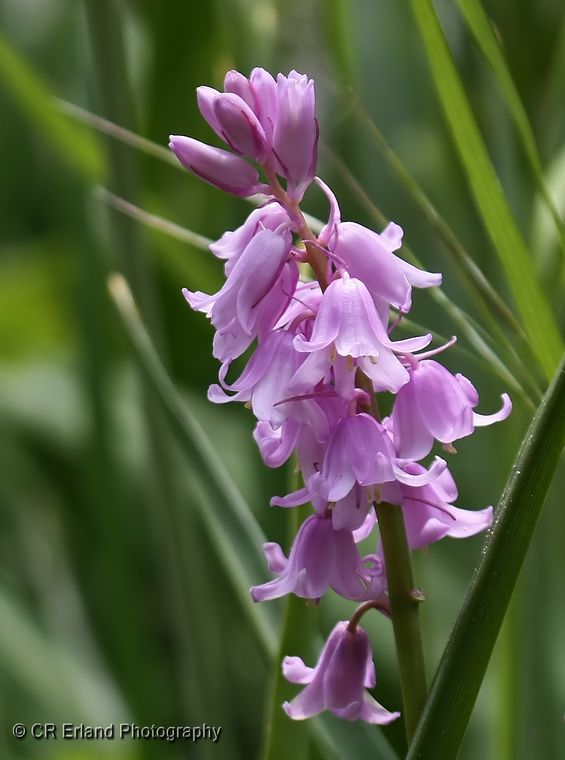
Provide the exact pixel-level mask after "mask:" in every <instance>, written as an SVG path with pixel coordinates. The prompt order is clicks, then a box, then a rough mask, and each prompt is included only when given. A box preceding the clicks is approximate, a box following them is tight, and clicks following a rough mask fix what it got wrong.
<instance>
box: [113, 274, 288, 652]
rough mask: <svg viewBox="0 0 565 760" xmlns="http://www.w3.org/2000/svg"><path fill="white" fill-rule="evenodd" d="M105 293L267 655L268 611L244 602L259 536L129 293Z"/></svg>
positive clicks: (120, 283) (119, 287)
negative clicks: (181, 452) (179, 448)
mask: <svg viewBox="0 0 565 760" xmlns="http://www.w3.org/2000/svg"><path fill="white" fill-rule="evenodd" d="M110 293H111V295H112V298H113V299H114V303H115V304H116V306H117V308H118V310H119V314H120V316H121V318H122V320H123V324H124V327H125V328H126V330H127V333H128V336H129V338H130V340H131V342H132V344H133V346H134V348H135V351H136V355H137V358H138V359H139V360H140V364H141V367H142V369H143V371H144V373H145V375H146V376H147V379H148V380H149V381H150V383H151V384H152V386H153V388H154V390H155V391H156V395H157V397H158V399H159V400H160V402H161V404H162V406H163V408H164V411H165V413H166V415H167V418H168V420H169V422H170V424H171V427H172V429H173V430H174V431H175V432H176V433H177V435H178V437H179V440H180V442H181V444H182V445H183V448H184V449H185V451H186V453H187V454H188V458H189V461H190V463H191V471H192V473H193V476H194V479H195V480H196V481H197V483H198V485H199V488H200V490H201V498H200V499H198V503H199V505H200V507H201V512H202V518H203V520H204V522H205V524H206V525H207V526H208V528H209V529H210V532H211V534H212V537H213V539H214V541H215V543H216V544H217V545H218V548H219V557H220V558H221V559H222V560H223V561H224V562H225V563H226V566H227V570H228V574H229V577H231V578H232V579H233V582H234V587H235V589H236V591H237V593H238V595H239V596H240V598H241V600H242V601H243V600H244V604H243V605H242V606H243V609H244V610H246V611H247V612H248V614H249V615H250V617H251V618H252V621H253V623H254V625H255V626H256V628H257V630H258V632H259V633H260V636H259V640H260V641H261V642H262V644H263V647H264V649H265V650H266V651H269V650H273V649H274V648H275V646H276V628H275V620H274V617H273V614H272V612H273V609H272V607H265V606H261V605H256V604H252V603H251V601H250V598H249V578H258V577H261V573H262V572H264V563H263V559H262V551H261V547H262V545H263V543H264V542H265V537H264V535H263V533H262V532H261V529H260V528H259V526H258V524H257V522H256V521H255V518H254V517H253V514H252V512H251V510H250V508H249V506H248V505H247V504H246V503H245V500H244V499H243V497H242V496H241V493H240V492H239V490H238V488H237V486H236V485H235V483H233V481H232V480H231V477H230V475H229V473H228V471H227V470H226V468H225V467H224V464H223V463H222V461H221V460H220V459H219V457H218V455H217V453H216V451H215V449H214V447H213V445H212V443H211V441H210V439H209V438H208V436H207V435H206V433H205V432H204V430H203V428H202V427H201V426H200V423H199V422H198V421H197V419H196V418H195V417H194V415H193V414H192V412H191V411H190V409H189V408H188V407H187V406H186V404H185V403H184V402H183V400H182V399H181V397H180V396H179V394H178V392H177V390H176V388H175V387H174V385H173V383H172V382H171V380H170V378H169V376H168V375H167V373H166V371H165V369H164V367H163V365H162V364H161V362H160V361H159V357H158V356H157V354H156V352H155V349H154V348H153V345H152V343H151V340H150V338H149V336H148V334H147V332H146V331H145V328H144V327H143V325H142V323H141V321H140V319H139V316H138V314H137V310H136V307H135V304H134V302H133V299H132V296H131V292H130V290H129V288H128V286H127V284H126V281H125V280H124V279H123V278H122V277H121V276H119V275H114V276H113V277H112V279H111V280H110ZM210 504H212V505H213V506H212V508H210Z"/></svg>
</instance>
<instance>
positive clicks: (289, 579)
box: [251, 515, 386, 602]
mask: <svg viewBox="0 0 565 760" xmlns="http://www.w3.org/2000/svg"><path fill="white" fill-rule="evenodd" d="M263 550H264V553H265V558H266V560H267V565H268V567H269V570H270V571H271V572H272V573H274V574H275V575H276V576H277V577H276V578H275V579H274V580H272V581H269V582H268V583H264V584H263V585H261V586H253V587H252V588H251V597H252V599H253V601H254V602H264V601H267V600H269V599H278V598H279V597H281V596H284V595H285V594H290V593H292V594H296V596H301V597H304V598H305V599H320V598H321V597H322V596H323V595H324V594H325V593H326V591H327V590H328V589H329V588H330V587H331V588H333V589H334V590H335V591H337V593H338V594H341V596H343V597H345V598H346V599H353V600H355V601H365V600H367V599H375V598H378V597H379V596H380V595H381V594H382V593H383V592H384V591H385V589H386V574H385V572H384V565H383V563H382V560H381V559H380V558H379V557H376V556H375V555H368V556H367V557H364V558H363V559H361V557H360V556H359V552H358V551H357V547H356V545H355V541H354V539H353V536H352V534H351V532H350V531H347V530H334V528H333V526H332V521H331V519H329V516H328V515H312V516H311V517H309V518H308V519H307V520H305V521H304V522H303V523H302V525H301V526H300V529H299V531H298V533H297V534H296V537H295V539H294V543H293V544H292V548H291V550H290V556H289V557H288V559H287V557H286V556H285V555H284V552H283V550H282V549H281V547H280V546H279V545H278V544H275V543H267V544H265V546H264V547H263Z"/></svg>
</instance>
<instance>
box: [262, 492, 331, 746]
mask: <svg viewBox="0 0 565 760" xmlns="http://www.w3.org/2000/svg"><path fill="white" fill-rule="evenodd" d="M295 479H296V478H293V480H295ZM296 487H298V484H293V485H292V488H296ZM301 516H302V512H298V511H297V510H296V509H294V510H291V511H290V513H289V515H288V522H289V527H290V530H289V534H290V536H289V538H290V540H292V538H293V537H294V535H295V534H296V532H297V530H298V528H299V527H300V522H301V519H300V518H301ZM305 516H307V515H305ZM284 603H285V612H284V619H283V625H282V633H281V636H280V640H279V648H278V653H277V656H276V657H275V661H274V663H273V665H274V671H275V672H274V673H273V682H272V688H271V696H270V703H269V706H268V709H267V714H266V721H265V738H264V746H263V753H262V760H286V758H288V757H292V758H293V760H308V757H309V755H310V736H311V729H312V726H311V724H310V721H294V720H291V719H290V718H289V717H288V715H287V714H286V713H285V712H284V710H283V709H282V707H281V705H282V703H283V702H284V701H286V700H290V699H292V697H294V696H295V695H296V686H294V685H292V684H290V683H289V682H288V681H287V680H286V678H285V677H284V676H283V674H282V669H281V662H282V659H283V657H284V656H285V655H287V654H288V655H293V656H294V655H297V656H299V657H302V658H303V659H304V661H305V662H307V663H308V662H311V661H313V660H315V658H316V655H317V652H315V651H314V646H313V644H314V642H316V639H317V622H318V615H317V610H316V609H315V608H314V607H313V606H312V605H310V606H309V605H307V604H306V600H305V599H301V598H300V597H297V596H294V594H289V595H288V597H287V598H286V599H285V602H284Z"/></svg>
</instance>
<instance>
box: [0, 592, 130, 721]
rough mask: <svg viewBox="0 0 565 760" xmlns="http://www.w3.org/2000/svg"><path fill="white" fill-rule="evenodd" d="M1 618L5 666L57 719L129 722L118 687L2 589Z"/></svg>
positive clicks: (0, 653) (1, 658) (0, 640)
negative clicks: (50, 634)
mask: <svg viewBox="0 0 565 760" xmlns="http://www.w3.org/2000/svg"><path fill="white" fill-rule="evenodd" d="M0 618H1V620H2V625H1V626H0V661H1V662H2V665H3V667H4V668H5V669H6V670H7V671H8V672H10V673H11V674H12V675H13V677H14V678H15V679H16V680H17V681H18V683H20V684H21V685H22V686H23V687H24V688H25V689H26V690H27V691H28V693H29V694H31V695H33V698H34V699H35V701H36V703H37V704H39V705H41V706H42V707H43V708H47V709H49V710H51V711H52V715H53V718H55V717H65V719H66V720H73V719H75V720H77V721H80V720H84V721H87V722H89V721H100V722H101V723H104V722H107V723H110V722H114V721H118V720H127V719H128V714H127V710H126V707H125V705H124V704H123V702H122V699H121V696H120V695H119V694H118V693H116V691H115V689H114V687H113V685H112V683H111V682H110V681H109V680H106V679H105V678H104V677H103V674H102V673H100V672H95V671H91V670H89V669H88V668H87V667H86V666H85V664H84V663H83V662H82V661H81V660H79V659H78V658H77V657H75V656H73V655H72V654H71V653H70V652H68V651H64V650H63V649H62V648H61V647H60V646H59V645H58V644H57V643H56V642H54V641H53V640H51V639H50V638H48V637H47V636H46V635H45V634H44V633H43V632H42V631H41V629H40V628H39V626H38V625H37V624H36V623H34V622H33V621H32V619H31V618H30V617H29V615H27V614H26V613H25V612H24V611H23V610H22V609H20V606H19V605H18V604H17V603H16V602H14V601H13V600H12V599H11V598H10V596H9V595H8V594H6V593H5V591H4V590H3V589H1V588H0ZM53 711H54V712H53Z"/></svg>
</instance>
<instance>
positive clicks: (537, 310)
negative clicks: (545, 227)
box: [411, 0, 563, 379]
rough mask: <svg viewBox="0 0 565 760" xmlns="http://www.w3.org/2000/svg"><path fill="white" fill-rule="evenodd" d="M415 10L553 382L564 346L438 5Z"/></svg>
mask: <svg viewBox="0 0 565 760" xmlns="http://www.w3.org/2000/svg"><path fill="white" fill-rule="evenodd" d="M411 4H412V9H413V13H414V17H415V19H416V22H417V25H418V28H419V31H420V35H421V37H422V41H423V44H424V47H425V50H426V54H427V57H428V61H429V64H430V67H431V71H432V77H433V82H434V85H435V87H436V89H437V92H438V96H439V100H440V102H441V105H442V108H443V111H444V116H445V118H446V121H447V123H448V124H449V127H450V129H451V132H452V135H453V139H454V142H455V145H456V147H457V150H458V152H459V156H460V159H461V163H462V165H463V168H464V170H465V173H466V175H467V180H468V182H469V186H470V188H471V191H472V193H473V196H474V198H475V202H476V205H477V208H478V210H479V213H480V215H481V217H482V220H483V223H484V225H485V228H486V230H487V232H488V234H489V236H490V238H491V241H492V243H493V246H494V248H495V250H496V252H497V254H498V256H499V258H500V261H501V263H502V266H503V268H504V271H505V273H506V276H507V278H508V283H509V285H510V288H511V290H512V293H513V295H514V298H515V300H516V303H517V305H518V308H519V310H520V313H521V316H522V324H523V327H524V329H525V331H526V333H527V335H528V337H529V340H530V344H531V347H532V350H533V351H534V353H535V355H536V356H537V358H538V360H539V362H540V365H541V367H542V368H543V370H544V373H545V375H546V377H547V378H548V379H550V378H551V377H552V376H553V372H554V370H555V367H556V365H557V363H558V361H559V357H560V355H561V353H562V350H563V340H562V338H561V335H560V333H559V330H558V327H557V324H556V322H555V319H554V317H553V314H552V312H551V309H550V307H549V305H548V302H547V300H546V298H545V296H544V294H543V292H542V290H541V287H540V285H539V282H538V280H537V277H536V273H535V270H534V266H533V262H532V259H531V256H530V254H529V252H528V249H527V248H526V245H525V243H524V240H523V238H522V235H521V234H520V232H519V230H518V228H517V226H516V223H515V221H514V219H513V217H512V213H511V211H510V208H509V206H508V202H507V200H506V198H505V196H504V193H503V191H502V189H501V186H500V183H499V180H498V177H497V176H496V173H495V171H494V168H493V166H492V163H491V161H490V158H489V156H488V153H487V150H486V147H485V145H484V142H483V139H482V137H481V134H480V132H479V128H478V126H477V123H476V121H475V118H474V116H473V113H472V111H471V107H470V105H469V102H468V100H467V97H466V95H465V91H464V89H463V86H462V84H461V80H460V79H459V74H458V72H457V70H456V68H455V65H454V63H453V58H452V56H451V52H450V50H449V47H448V44H447V41H446V38H445V35H444V33H443V30H442V28H441V26H440V23H439V20H438V17H437V15H436V11H435V8H434V6H433V3H432V2H431V0H412V3H411Z"/></svg>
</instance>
